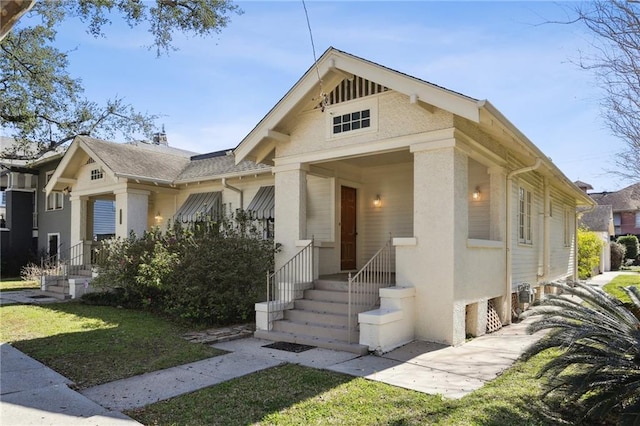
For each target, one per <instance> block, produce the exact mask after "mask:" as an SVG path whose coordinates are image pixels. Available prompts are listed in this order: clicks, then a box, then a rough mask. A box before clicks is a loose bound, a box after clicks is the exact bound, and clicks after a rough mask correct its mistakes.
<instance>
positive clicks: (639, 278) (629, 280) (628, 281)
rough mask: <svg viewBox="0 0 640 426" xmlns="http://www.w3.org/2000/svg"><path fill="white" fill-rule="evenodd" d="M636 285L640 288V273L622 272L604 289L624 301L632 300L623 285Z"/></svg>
mask: <svg viewBox="0 0 640 426" xmlns="http://www.w3.org/2000/svg"><path fill="white" fill-rule="evenodd" d="M628 286H635V287H638V288H639V289H640V274H622V275H618V276H617V277H615V278H614V279H613V280H611V282H609V283H608V284H606V285H605V286H604V287H602V289H603V290H604V291H606V292H607V293H609V294H610V295H612V296H615V297H617V298H618V299H620V300H621V301H622V302H624V303H629V302H631V299H629V296H627V293H626V292H625V291H624V290H623V289H622V288H623V287H628Z"/></svg>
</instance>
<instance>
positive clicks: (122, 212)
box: [115, 188, 150, 238]
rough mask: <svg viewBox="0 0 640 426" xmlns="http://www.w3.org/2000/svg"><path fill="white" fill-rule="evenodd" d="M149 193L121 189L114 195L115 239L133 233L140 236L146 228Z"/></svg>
mask: <svg viewBox="0 0 640 426" xmlns="http://www.w3.org/2000/svg"><path fill="white" fill-rule="evenodd" d="M149 194H150V193H149V191H144V190H139V189H129V188H128V189H122V190H118V191H115V195H116V237H122V238H127V237H128V236H129V233H130V232H131V231H133V232H134V233H135V234H136V235H138V236H141V235H142V234H143V233H144V232H145V231H146V230H147V228H148V215H149Z"/></svg>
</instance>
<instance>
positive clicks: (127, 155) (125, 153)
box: [79, 136, 189, 182]
mask: <svg viewBox="0 0 640 426" xmlns="http://www.w3.org/2000/svg"><path fill="white" fill-rule="evenodd" d="M79 138H80V139H81V140H82V142H84V143H85V144H86V145H87V147H88V148H89V149H90V150H91V151H92V152H93V153H94V154H95V155H96V156H97V157H98V158H99V159H100V160H101V161H102V162H104V164H105V165H106V166H107V167H108V168H109V169H111V171H113V173H114V174H115V175H116V176H129V177H134V176H135V177H138V178H141V179H149V180H158V181H169V182H171V181H173V180H174V179H175V178H176V177H177V176H178V175H179V174H180V172H181V171H182V170H183V169H184V168H185V167H186V165H187V164H188V163H189V157H188V156H186V155H177V154H176V153H173V152H171V153H169V152H164V151H161V150H156V149H153V148H151V149H149V147H146V146H136V145H130V144H123V143H114V142H107V141H103V140H100V139H94V138H90V137H87V136H80V137H79Z"/></svg>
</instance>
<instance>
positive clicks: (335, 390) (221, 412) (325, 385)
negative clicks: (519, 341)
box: [126, 352, 554, 425]
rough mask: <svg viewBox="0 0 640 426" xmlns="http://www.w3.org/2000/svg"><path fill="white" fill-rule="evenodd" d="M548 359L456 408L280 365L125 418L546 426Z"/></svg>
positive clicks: (517, 370) (519, 366)
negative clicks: (543, 371)
mask: <svg viewBox="0 0 640 426" xmlns="http://www.w3.org/2000/svg"><path fill="white" fill-rule="evenodd" d="M553 356H554V354H553V353H552V352H546V353H544V354H542V355H540V356H537V357H535V358H533V359H532V360H530V361H529V362H527V363H521V362H518V363H516V364H515V366H514V367H512V368H511V369H510V370H508V371H507V372H506V373H505V374H503V375H501V376H500V377H499V378H497V379H496V380H494V381H492V382H490V383H488V384H487V385H485V386H484V387H482V388H481V389H479V390H477V391H475V392H473V393H472V394H470V395H467V396H466V397H464V398H462V399H460V400H450V399H443V398H442V397H440V396H438V395H428V394H424V393H421V392H416V391H411V390H407V389H403V388H399V387H396V386H391V385H388V384H385V383H380V382H375V381H371V380H367V379H363V378H354V377H351V376H347V375H344V374H339V373H334V372H330V371H324V370H316V369H313V368H308V367H302V366H298V365H290V364H289V365H284V366H279V367H275V368H271V369H269V370H263V371H260V372H257V373H254V374H251V375H248V376H244V377H240V378H237V379H234V380H231V381H229V382H225V383H221V384H220V385H217V386H213V387H210V388H207V389H203V390H201V391H197V392H194V393H192V394H189V395H184V396H180V397H176V398H173V399H171V400H168V401H164V402H158V403H156V404H152V405H149V406H147V407H144V408H141V409H137V410H131V411H128V412H126V414H127V415H129V416H131V417H133V418H134V419H136V420H138V421H139V422H142V423H143V424H147V425H200V424H207V425H246V424H264V425H270V424H278V425H302V424H304V425H307V424H315V425H325V424H336V425H373V424H376V425H378V424H393V425H425V424H429V425H473V424H476V425H550V424H553V423H551V422H548V421H546V420H545V418H544V417H543V416H542V415H541V410H540V407H539V406H538V405H537V404H536V401H537V400H538V399H539V396H540V393H541V382H540V381H539V380H537V379H535V374H536V373H537V372H538V370H539V368H540V367H541V366H542V364H543V363H544V362H546V361H548V360H550V359H552V358H553Z"/></svg>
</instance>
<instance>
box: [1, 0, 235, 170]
mask: <svg viewBox="0 0 640 426" xmlns="http://www.w3.org/2000/svg"><path fill="white" fill-rule="evenodd" d="M233 12H239V10H238V8H237V6H235V5H233V4H232V3H231V1H228V0H183V1H181V0H156V1H155V2H152V1H141V0H43V1H38V2H37V3H36V4H35V6H34V7H33V9H32V10H31V12H29V14H28V15H27V16H29V19H28V20H25V19H24V17H23V19H22V22H21V23H20V24H19V25H18V26H17V27H16V28H14V29H13V30H12V32H11V33H9V34H8V35H7V36H6V37H5V38H4V39H2V41H0V69H2V76H0V129H2V131H3V133H4V134H11V135H12V136H13V137H14V138H15V139H16V141H17V143H16V145H15V146H14V147H12V148H11V149H10V150H8V151H6V152H3V153H2V156H3V157H5V158H22V159H30V158H37V157H38V156H40V155H41V154H43V153H45V152H47V151H50V150H55V149H56V148H58V147H59V146H62V145H64V144H66V143H67V142H69V141H71V140H72V139H73V138H74V137H75V136H77V135H91V136H95V137H101V138H106V139H110V138H113V137H115V136H117V135H119V136H122V137H124V138H125V139H133V138H135V137H136V136H138V137H139V136H140V135H144V136H146V137H150V135H151V133H152V132H153V129H154V120H155V119H156V118H157V116H155V115H152V114H148V113H141V112H137V111H136V110H135V109H134V108H133V107H132V106H131V105H128V104H127V103H126V102H125V101H124V100H123V99H122V98H118V97H115V98H113V99H109V100H106V101H105V102H100V103H99V102H96V101H91V100H88V99H86V98H84V97H83V88H82V83H81V80H80V79H79V78H74V77H72V76H70V75H69V73H68V70H67V66H68V52H61V51H60V50H58V49H57V48H56V47H55V39H56V28H57V27H59V26H60V25H62V24H63V23H64V22H66V21H68V20H69V19H72V18H78V19H80V21H81V22H83V23H84V24H85V25H87V32H88V33H90V34H92V35H93V36H96V37H99V36H104V33H103V27H104V26H105V25H108V24H110V23H111V21H110V20H111V19H115V18H117V19H123V20H124V21H126V22H127V23H128V24H129V26H130V27H136V26H141V27H146V28H147V29H148V31H149V32H150V33H151V34H152V36H153V44H152V45H151V46H149V48H150V49H155V51H156V54H157V55H158V56H160V55H161V54H163V53H168V52H169V51H171V50H175V47H174V45H173V35H174V34H175V33H176V32H182V33H186V34H188V35H195V36H207V35H210V34H212V33H217V32H219V31H220V30H221V29H222V28H224V27H225V26H226V25H227V23H228V22H229V19H230V18H229V15H230V14H231V13H233Z"/></svg>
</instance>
